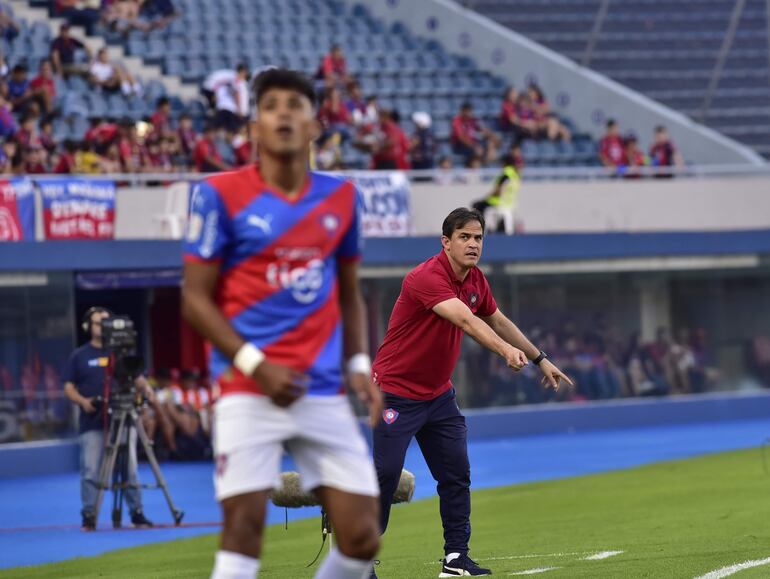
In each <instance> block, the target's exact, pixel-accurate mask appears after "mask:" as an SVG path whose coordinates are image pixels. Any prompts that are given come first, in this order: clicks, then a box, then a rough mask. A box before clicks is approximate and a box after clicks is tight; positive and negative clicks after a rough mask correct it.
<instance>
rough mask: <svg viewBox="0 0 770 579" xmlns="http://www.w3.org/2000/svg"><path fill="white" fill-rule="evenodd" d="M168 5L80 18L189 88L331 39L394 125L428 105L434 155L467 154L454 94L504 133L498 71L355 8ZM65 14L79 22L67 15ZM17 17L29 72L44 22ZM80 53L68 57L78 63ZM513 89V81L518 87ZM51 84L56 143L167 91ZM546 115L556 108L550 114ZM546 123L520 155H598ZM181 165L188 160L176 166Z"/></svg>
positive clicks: (136, 112)
mask: <svg viewBox="0 0 770 579" xmlns="http://www.w3.org/2000/svg"><path fill="white" fill-rule="evenodd" d="M29 4H30V5H32V6H39V7H40V6H42V7H48V8H49V10H50V14H51V15H52V16H62V14H61V13H60V11H59V12H57V5H58V4H57V3H56V2H47V1H45V0H42V1H41V0H29ZM147 4H153V2H148V3H147ZM162 4H164V5H168V3H162ZM173 7H174V10H175V13H178V15H179V17H177V18H174V19H172V18H168V19H167V20H165V21H164V22H163V23H162V25H159V26H155V25H152V20H150V19H149V18H145V17H141V16H140V18H139V19H138V20H134V21H131V22H130V23H128V24H126V23H125V22H123V21H121V22H123V24H120V23H117V24H116V23H115V21H112V22H108V21H107V20H109V18H107V17H106V14H107V13H106V12H104V13H103V14H102V19H101V20H98V21H96V22H94V23H93V26H90V25H89V27H90V28H92V29H93V32H94V34H96V35H99V36H101V37H103V38H104V39H105V40H106V41H107V42H108V43H109V44H112V45H120V46H122V47H123V48H124V49H125V51H126V53H127V54H129V55H131V56H134V57H138V58H140V59H142V60H143V61H144V62H145V63H147V64H151V65H160V66H161V67H162V69H163V71H164V73H165V74H166V75H167V76H170V77H173V76H178V77H179V78H181V80H182V81H184V82H186V83H192V84H195V85H198V86H199V85H200V84H201V83H202V82H203V81H204V79H205V78H206V76H207V75H209V74H211V73H213V72H215V71H218V70H222V69H234V68H235V67H236V66H237V65H238V64H239V63H243V64H245V65H246V66H247V67H248V68H249V70H251V71H253V70H257V69H259V68H261V67H264V66H268V65H278V66H288V67H291V68H296V69H299V70H303V71H305V72H307V73H308V74H311V75H315V74H316V73H317V71H318V70H319V64H320V62H321V59H322V58H323V56H324V55H325V54H326V53H327V52H328V51H329V49H330V46H331V45H332V44H333V43H339V44H340V46H341V48H342V50H343V52H344V54H345V57H346V59H347V66H348V69H349V73H350V75H351V76H352V78H354V79H355V80H357V81H358V83H359V84H360V87H361V89H362V92H363V94H364V95H376V96H377V98H378V106H379V107H380V108H383V109H395V110H397V111H398V113H399V116H400V118H401V119H404V121H402V123H401V124H402V126H403V130H404V131H406V132H409V133H410V134H411V126H412V123H411V122H407V120H408V119H411V117H412V115H413V113H415V112H428V113H429V114H430V115H431V117H432V126H431V131H432V133H433V134H434V135H435V140H436V144H435V151H434V160H435V162H436V164H437V163H438V160H439V159H442V158H444V159H449V160H451V162H452V164H454V165H462V164H466V162H470V161H471V159H469V158H468V155H467V154H466V155H463V154H458V150H457V147H453V139H452V138H451V137H452V130H453V129H452V126H453V124H452V121H453V119H454V118H455V117H456V116H457V114H458V112H459V109H460V106H461V105H462V104H463V103H466V102H467V103H470V104H471V105H472V107H473V113H474V116H475V118H476V119H478V120H479V121H481V122H482V123H483V125H484V126H486V127H489V128H490V129H492V131H493V132H495V133H498V134H501V136H502V137H503V141H507V140H508V139H509V137H510V136H511V135H510V133H506V132H505V131H504V130H501V127H500V126H499V120H500V114H501V103H502V99H503V95H504V93H505V89H506V86H505V82H504V81H503V79H501V78H500V77H497V76H495V75H493V74H490V73H489V72H488V71H485V70H482V69H480V68H479V67H478V66H476V65H475V63H474V62H473V61H472V60H471V59H470V58H468V57H465V56H459V55H456V54H451V53H449V52H448V51H447V50H445V48H444V47H443V46H442V45H441V44H440V43H438V42H436V41H429V40H425V39H423V38H420V37H417V36H415V35H413V34H412V33H410V32H409V31H408V30H407V28H406V27H405V26H403V25H402V24H394V25H392V26H390V27H386V26H385V25H384V24H383V23H382V22H380V21H379V20H377V19H376V18H374V17H372V16H371V14H370V13H369V11H368V10H367V9H366V8H365V7H364V6H361V5H358V6H356V7H354V8H353V9H350V8H348V7H347V6H345V5H344V4H343V3H342V2H339V1H338V0H323V1H320V2H314V3H310V2H300V1H292V2H277V1H275V0H258V1H240V0H218V1H216V2H205V1H203V0H178V1H175V2H174V4H173ZM108 9H109V7H108ZM75 23H80V20H78V19H75V20H73V24H75ZM20 27H21V31H20V34H19V36H18V37H17V38H16V39H15V40H12V41H7V40H4V41H2V42H3V53H4V54H5V55H7V60H8V62H9V63H10V64H15V63H17V62H20V61H22V60H23V61H24V62H25V63H26V64H27V66H28V68H29V69H30V71H34V70H36V67H37V65H38V63H39V62H40V60H41V59H43V58H45V57H46V56H47V55H48V48H49V46H50V42H51V41H52V39H53V38H54V36H55V32H54V30H53V29H52V28H51V27H50V26H49V25H48V24H47V23H46V22H33V23H27V22H25V21H22V22H21V23H20ZM84 58H85V57H84V56H83V55H80V56H79V59H80V60H81V61H82V60H84ZM342 88H343V89H344V88H347V87H344V86H343V87H342ZM524 88H525V87H519V89H520V90H521V91H522V92H523V89H524ZM57 89H58V90H57V95H58V96H57V103H58V104H59V106H60V109H59V110H60V112H61V113H62V114H61V115H60V116H59V117H58V118H57V119H56V120H55V121H54V135H55V137H56V140H57V141H58V142H63V141H64V140H65V139H75V140H81V139H82V138H83V137H84V136H85V133H86V131H87V130H88V128H89V127H88V119H89V118H94V117H98V118H102V117H104V116H106V115H108V116H110V117H111V118H113V119H120V118H124V117H128V118H131V119H133V120H135V121H138V120H141V119H147V118H148V117H150V115H151V114H152V112H153V110H154V104H155V102H156V101H157V99H158V98H159V97H161V96H164V95H165V94H166V90H165V89H164V87H163V83H162V82H160V81H158V80H156V79H153V80H146V81H144V82H143V83H142V92H141V95H121V94H119V93H118V94H110V95H105V94H103V92H102V91H98V90H92V89H91V88H90V87H89V86H88V83H86V82H84V81H83V79H80V78H78V77H70V78H69V79H68V80H67V81H66V82H65V81H63V80H61V79H59V80H57ZM168 96H169V97H170V112H169V116H170V121H171V123H172V124H173V125H175V124H176V123H177V122H178V119H179V117H180V116H181V115H182V114H183V113H186V114H188V115H189V116H191V117H192V120H193V124H194V126H195V128H196V130H197V131H199V132H200V131H201V130H202V129H203V124H204V117H205V114H206V110H205V107H204V106H203V105H202V104H201V102H199V101H197V100H194V101H184V100H182V99H180V98H179V97H178V96H177V95H174V94H169V95H168ZM345 98H347V97H345ZM538 110H539V109H538ZM533 114H534V113H533ZM539 114H540V112H538V115H539ZM543 115H545V113H543ZM551 117H553V118H556V117H555V115H551ZM543 119H544V117H543ZM19 120H21V119H20V118H19ZM545 122H546V121H545V120H542V124H543V130H542V132H543V133H546V129H545ZM557 122H558V123H559V124H560V126H561V127H563V128H564V131H562V132H561V133H559V137H558V138H556V139H555V141H556V142H551V141H549V140H548V138H538V139H527V140H526V141H525V144H523V146H524V152H525V155H524V157H525V158H526V161H527V163H528V164H530V165H541V166H569V165H586V164H589V165H592V164H594V165H595V164H598V158H597V155H596V149H597V147H596V143H595V142H593V141H592V140H591V138H590V136H588V135H587V134H584V133H581V132H580V131H579V128H578V127H576V125H575V123H574V122H573V121H572V120H571V119H558V121H557ZM407 125H408V127H407ZM354 144H355V141H351V140H347V139H343V140H342V142H341V143H340V151H339V155H340V157H341V161H342V163H341V166H344V167H349V168H367V167H369V166H370V164H371V160H370V157H369V154H368V151H366V150H362V147H360V146H358V147H357V146H354ZM359 144H360V143H359ZM501 145H502V146H501V147H499V148H498V151H500V152H501V153H504V152H505V151H506V149H507V143H501ZM364 149H365V148H364ZM487 152H490V151H489V150H487ZM232 156H233V154H232V153H231V152H230V153H228V152H227V151H225V152H224V157H225V160H227V159H228V158H229V157H232ZM487 157H490V158H488V159H485V160H490V161H491V160H492V159H491V155H487ZM495 160H496V159H495ZM190 164H191V163H190V159H189V158H188V159H187V160H186V162H184V163H183V167H188V166H189V165H190ZM329 168H338V167H335V166H332V167H329Z"/></svg>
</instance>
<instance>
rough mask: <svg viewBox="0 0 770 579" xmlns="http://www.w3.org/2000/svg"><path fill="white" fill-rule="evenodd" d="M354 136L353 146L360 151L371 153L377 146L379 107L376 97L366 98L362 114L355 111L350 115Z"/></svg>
mask: <svg viewBox="0 0 770 579" xmlns="http://www.w3.org/2000/svg"><path fill="white" fill-rule="evenodd" d="M351 116H352V119H353V125H354V126H355V128H356V135H355V138H354V140H353V145H354V146H355V147H357V148H359V149H361V150H362V151H367V152H370V153H371V152H372V151H373V150H374V148H375V146H376V144H377V134H378V126H379V120H380V107H379V106H378V104H377V96H376V95H371V96H368V97H367V98H366V105H365V109H364V111H363V112H361V111H360V110H358V109H356V110H354V111H353V112H352V113H351Z"/></svg>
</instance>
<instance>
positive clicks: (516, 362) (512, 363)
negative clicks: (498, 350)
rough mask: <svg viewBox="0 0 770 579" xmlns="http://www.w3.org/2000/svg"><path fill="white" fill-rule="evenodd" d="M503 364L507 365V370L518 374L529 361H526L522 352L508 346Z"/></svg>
mask: <svg viewBox="0 0 770 579" xmlns="http://www.w3.org/2000/svg"><path fill="white" fill-rule="evenodd" d="M505 363H506V364H508V367H509V368H513V369H514V370H516V371H517V372H518V371H519V370H521V369H522V368H523V367H524V366H526V365H527V364H528V363H529V360H527V356H526V354H524V352H522V351H521V350H519V349H518V348H514V347H513V346H510V347H509V348H508V349H507V350H506V352H505Z"/></svg>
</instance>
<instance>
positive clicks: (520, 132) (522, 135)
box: [499, 86, 537, 143]
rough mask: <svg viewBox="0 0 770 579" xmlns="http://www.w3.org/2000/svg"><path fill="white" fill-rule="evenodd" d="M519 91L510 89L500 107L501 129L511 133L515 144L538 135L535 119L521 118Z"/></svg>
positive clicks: (507, 90)
mask: <svg viewBox="0 0 770 579" xmlns="http://www.w3.org/2000/svg"><path fill="white" fill-rule="evenodd" d="M518 102H519V91H517V90H516V89H515V88H514V87H512V86H511V87H508V88H507V89H506V91H505V96H504V97H503V102H502V105H501V106H500V121H499V122H500V129H501V130H502V131H504V132H506V133H510V134H511V137H512V139H513V142H514V143H519V142H521V141H522V140H523V139H526V138H533V137H534V136H535V134H536V129H537V126H536V123H535V120H534V119H530V120H528V121H525V120H524V119H520V118H519V106H518Z"/></svg>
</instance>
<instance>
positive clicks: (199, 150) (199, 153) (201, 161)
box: [192, 122, 230, 173]
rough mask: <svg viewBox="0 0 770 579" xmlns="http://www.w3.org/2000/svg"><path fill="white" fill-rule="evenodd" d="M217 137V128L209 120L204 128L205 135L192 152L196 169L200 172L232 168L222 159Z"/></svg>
mask: <svg viewBox="0 0 770 579" xmlns="http://www.w3.org/2000/svg"><path fill="white" fill-rule="evenodd" d="M216 137H217V129H216V127H215V126H214V125H213V124H211V123H210V122H209V123H208V124H207V125H206V127H205V129H204V130H203V135H202V136H201V138H200V139H198V142H197V143H196V144H195V149H194V150H193V154H192V161H193V164H194V166H195V170H196V171H198V172H199V173H213V172H216V171H227V170H228V169H230V166H229V165H227V164H226V163H225V162H224V161H223V160H222V155H221V154H220V152H219V149H218V148H217V143H216Z"/></svg>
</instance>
